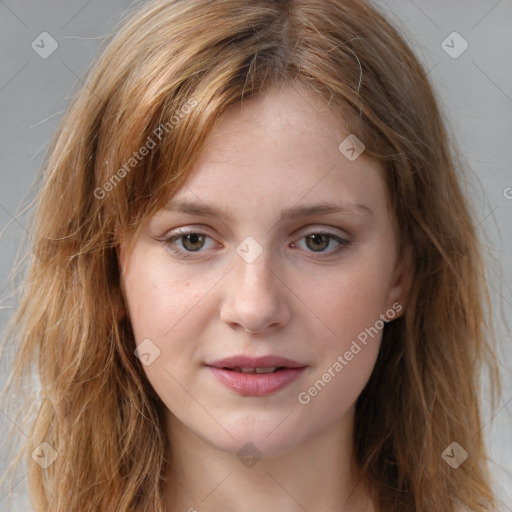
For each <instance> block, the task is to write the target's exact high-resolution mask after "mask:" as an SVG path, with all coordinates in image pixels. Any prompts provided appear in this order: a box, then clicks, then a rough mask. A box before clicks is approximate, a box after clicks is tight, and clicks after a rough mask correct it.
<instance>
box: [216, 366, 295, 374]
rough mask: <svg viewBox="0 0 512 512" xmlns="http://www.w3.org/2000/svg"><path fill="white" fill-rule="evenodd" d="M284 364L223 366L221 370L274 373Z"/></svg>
mask: <svg viewBox="0 0 512 512" xmlns="http://www.w3.org/2000/svg"><path fill="white" fill-rule="evenodd" d="M285 369H286V366H271V367H270V368H251V367H249V368H242V367H241V366H236V367H235V368H228V367H223V368H222V370H228V371H230V372H237V373H257V374H262V373H274V372H277V371H280V370H285Z"/></svg>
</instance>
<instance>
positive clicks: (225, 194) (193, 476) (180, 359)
mask: <svg viewBox="0 0 512 512" xmlns="http://www.w3.org/2000/svg"><path fill="white" fill-rule="evenodd" d="M348 134H349V132H348V130H347V129H346V127H345V126H344V125H343V124H342V122H341V121H340V119H339V117H335V115H334V113H333V112H332V111H331V110H329V109H328V107H327V104H326V103H325V102H323V101H322V100H321V99H320V98H319V97H317V96H316V95H313V94H312V93H311V92H308V91H305V90H303V89H301V88H298V87H297V86H293V87H292V86H290V85H286V86H283V87H282V88H279V89H274V90H272V91H270V92H267V93H265V95H264V96H261V97H257V98H253V99H250V100H246V101H244V102H243V104H241V105H237V106H234V107H232V108H231V109H230V110H229V111H228V112H227V113H226V114H225V115H224V116H223V117H222V118H221V120H220V121H219V123H218V125H217V126H216V129H215V130H214V132H213V133H212V134H211V136H210V138H209V140H208V143H207V145H206V147H205V149H204V151H203V152H202V154H201V156H200V159H199V161H198V163H197V165H196V166H195V167H194V169H193V172H192V174H191V175H190V177H189V178H188V180H187V183H186V186H185V187H184V188H182V189H181V190H180V191H179V192H178V193H177V195H176V196H175V197H174V198H173V199H178V198H180V199H188V200H191V201H194V202H198V203H200V204H205V203H206V204H208V205H213V206H216V207H217V208H219V209H221V210H222V211H223V212H224V214H223V216H221V217H218V216H200V215H195V214H194V215H192V214H189V213H180V212H174V211H168V210H164V209H162V210H160V211H159V212H157V214H156V215H155V216H153V217H152V218H151V219H150V221H149V222H148V224H147V225H146V226H145V229H144V230H143V232H142V234H141V236H140V237H139V238H138V239H137V240H135V241H134V243H133V245H130V246H129V247H124V246H123V247H121V250H120V266H121V274H122V275H121V282H122V290H123V294H124V297H125V300H126V305H127V309H128V312H129V316H130V320H131V323H132V327H133V331H134V335H135V341H136V344H137V345H138V344H140V343H141V342H142V341H143V340H144V339H147V338H149V339H150V340H151V341H152V343H154V345H155V346H157V347H158V349H159V350H160V355H159V357H157V358H156V359H155V360H154V361H153V362H152V363H151V364H150V365H148V366H144V371H145V372H146V374H147V377H148V379H149V381H150V383H151V384H152V386H153V387H154V389H155V390H156V392H157V393H158V395H159V396H160V398H161V399H162V401H163V402H164V404H165V405H166V415H167V419H168V436H169V440H170V446H171V449H172V459H173V461H174V463H175V470H174V474H173V477H172V478H173V480H174V481H175V484H174V485H172V484H170V483H169V485H168V486H167V488H166V491H165V492H166V500H167V506H168V507H169V510H184V511H185V510H191V509H192V510H194V509H195V510H198V511H202V510H208V511H212V512H216V511H219V512H220V511H223V512H225V511H226V510H229V511H231V510H232V511H235V510H236V511H237V512H253V511H254V512H255V511H260V510H265V509H267V510H283V511H290V512H292V511H299V510H304V509H305V510H316V511H333V510H337V511H338V510H343V511H345V512H351V511H355V510H357V511H373V510H375V509H374V507H373V505H372V504H371V502H370V500H369V498H368V493H367V489H366V485H365V482H363V481H358V480H357V479H356V472H355V469H354V468H353V467H352V466H351V463H350V460H351V455H352V434H353V423H354V404H355V402H356V399H357V397H358V396H359V394H360V393H361V391H362V390H363V388H364V386H365V384H366V383H367V381H368V379H369V377H370V375H371V372H372V369H373V367H374V364H375V361H376V357H377V353H378V349H379V345H380V341H381V331H379V334H378V335H376V336H374V337H373V338H370V339H369V341H368V343H367V345H366V346H364V347H363V348H362V350H361V351H360V352H358V353H357V355H355V356H354V357H353V359H352V360H351V361H348V362H347V365H346V366H344V367H343V370H342V371H340V372H338V373H336V376H335V377H333V378H332V379H331V381H330V382H329V383H328V384H327V385H326V386H325V387H324V388H323V389H322V390H321V392H319V393H318V394H317V395H316V396H314V397H312V398H311V400H310V401H309V403H307V404H301V403H300V402H299V401H298V395H299V393H300V392H303V391H307V390H308V388H310V387H311V386H312V384H313V383H314V382H315V381H316V380H317V379H319V378H321V376H322V374H323V373H324V372H326V371H327V370H328V369H329V368H332V366H333V363H334V362H335V361H337V358H338V356H339V355H343V354H344V353H345V352H346V351H347V350H349V348H350V346H351V344H352V342H353V341H354V340H356V339H357V336H358V334H360V333H361V332H362V331H364V329H365V328H369V327H370V326H374V325H375V323H376V321H377V320H378V319H379V318H382V317H381V316H380V315H382V314H384V313H385V312H386V311H387V310H389V309H390V308H391V307H392V305H393V304H394V303H397V302H398V303H400V304H401V305H402V311H401V313H403V309H404V307H405V301H406V295H407V290H408V283H409V277H410V272H409V270H408V268H409V267H408V266H407V264H406V263H405V262H404V261H400V260H399V259H398V257H397V256H398V253H397V246H396V240H397V238H396V227H395V223H394V220H393V215H392V213H391V211H390V209H389V204H388V198H387V191H386V186H385V183H384V180H383V170H382V168H381V167H380V165H379V164H378V163H376V162H374V161H372V160H369V159H367V158H365V155H364V153H363V155H361V156H360V157H359V158H357V159H356V160H355V161H349V160H348V159H347V158H345V156H344V155H343V154H342V153H341V152H340V151H339V150H338V145H339V144H340V142H341V141H343V140H344V139H345V138H346V137H347V135H348ZM327 201H331V202H340V201H344V202H347V203H353V204H360V205H364V206H365V207H367V208H368V209H370V210H371V212H368V211H367V210H364V209H362V210H355V211H351V212H346V211H344V212H341V213H330V214H327V215H325V214H324V215H321V214H315V215H312V216H308V217H300V218H295V219H293V220H281V221H280V220H279V218H280V212H281V210H284V209H287V208H290V207H292V206H297V205H304V204H316V203H324V202H327ZM227 214H230V215H231V218H228V216H226V215H227ZM177 228H190V230H191V231H193V232H196V233H204V234H205V235H207V237H206V238H205V239H204V242H201V239H200V240H199V242H198V241H197V239H196V240H195V241H193V242H190V241H188V244H187V239H186V237H182V238H181V239H180V238H178V239H176V240H175V241H174V247H175V249H176V250H181V252H182V255H181V256H178V255H177V254H176V253H174V252H173V251H172V250H171V247H170V246H169V245H168V244H166V241H165V239H166V238H167V239H168V238H169V237H170V236H172V235H176V229H177ZM325 231H327V232H329V233H331V234H332V235H334V236H339V237H341V238H344V239H348V240H349V241H351V242H352V243H351V244H350V245H340V244H339V243H338V242H336V240H335V239H334V238H331V239H329V238H328V237H327V238H325V239H321V240H320V241H318V238H317V239H316V240H315V241H311V240H310V239H308V238H307V235H311V234H312V233H319V232H320V233H321V232H325ZM248 236H251V237H253V238H254V239H255V240H256V241H257V243H258V244H259V245H260V246H261V248H262V251H263V252H262V253H261V254H260V255H259V256H258V257H257V258H256V259H255V261H253V262H251V263H249V262H247V261H246V260H245V259H243V258H242V257H241V256H240V255H239V254H237V252H236V248H237V247H238V246H239V244H241V242H242V241H243V240H244V239H245V238H246V237H248ZM308 240H309V245H308ZM329 240H330V242H329V243H328V245H327V242H328V241H329ZM201 243H202V244H203V245H201ZM322 244H323V245H322ZM190 247H192V248H199V252H197V251H196V252H192V251H190ZM187 248H188V249H189V252H188V253H187V251H186V250H187ZM338 248H339V249H340V250H339V251H337V252H336V249H338ZM399 314H400V313H396V315H395V318H397V317H398V316H399ZM248 330H249V331H255V332H253V333H251V332H247V331H248ZM235 354H237V355H238V354H248V355H251V356H261V355H268V354H273V355H279V356H283V357H287V358H289V359H292V360H295V361H297V362H300V363H302V364H303V365H307V368H306V370H304V371H303V372H302V374H301V375H300V376H299V378H298V380H296V381H295V382H293V383H292V384H291V385H289V386H287V387H285V388H284V389H282V390H280V391H278V392H276V393H274V394H272V395H270V396H265V397H248V396H240V395H239V394H237V393H236V392H234V391H232V390H230V389H228V388H226V387H224V386H223V385H222V384H221V383H219V382H218V381H217V380H216V379H215V377H214V376H213V375H212V373H211V371H210V370H209V369H208V368H207V367H205V366H204V363H205V362H211V361H213V360H215V359H219V358H223V357H227V356H231V355H235ZM248 442H251V443H253V445H254V446H256V447H257V449H258V451H259V453H260V454H261V455H262V458H261V459H260V460H259V461H258V462H257V463H256V464H255V465H253V466H252V467H246V466H245V465H244V464H242V463H241V461H240V460H239V459H238V457H237V452H238V451H239V450H240V449H241V448H242V447H243V446H244V445H246V443H248Z"/></svg>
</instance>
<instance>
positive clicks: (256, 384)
mask: <svg viewBox="0 0 512 512" xmlns="http://www.w3.org/2000/svg"><path fill="white" fill-rule="evenodd" d="M208 368H209V369H210V370H211V371H212V373H213V375H215V377H216V378H217V379H218V380H219V381H220V382H221V383H222V384H224V386H226V387H227V388H229V389H232V390H233V391H236V392H237V393H238V394H240V395H243V396H266V395H270V394H272V393H275V392H276V391H279V390H280V389H283V388H284V387H286V386H288V385H289V384H291V383H292V382H293V381H294V380H295V379H297V378H298V376H299V375H300V374H301V372H302V371H303V370H305V369H306V367H305V366H303V367H301V368H286V369H284V370H279V371H277V372H270V373H240V372H234V371H231V370H225V369H223V368H215V367H213V366H209V367H208Z"/></svg>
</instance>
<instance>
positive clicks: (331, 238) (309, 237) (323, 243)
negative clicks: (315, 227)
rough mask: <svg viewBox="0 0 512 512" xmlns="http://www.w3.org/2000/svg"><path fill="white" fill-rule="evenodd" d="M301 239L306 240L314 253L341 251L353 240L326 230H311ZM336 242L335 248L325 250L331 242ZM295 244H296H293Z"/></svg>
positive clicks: (307, 245)
mask: <svg viewBox="0 0 512 512" xmlns="http://www.w3.org/2000/svg"><path fill="white" fill-rule="evenodd" d="M300 240H305V242H306V247H307V248H308V249H310V250H311V251H312V252H314V253H325V252H327V254H334V253H337V252H338V251H340V250H341V249H342V248H343V247H344V246H348V245H350V244H351V243H352V242H351V241H350V240H347V239H346V238H341V237H339V236H337V235H335V234H333V233H326V232H311V233H307V234H306V235H304V236H303V237H302V238H300ZM332 242H334V243H335V244H337V245H335V247H334V249H333V250H330V251H325V249H326V248H328V247H329V246H330V245H331V243H332ZM293 245H295V244H293Z"/></svg>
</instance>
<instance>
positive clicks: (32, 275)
mask: <svg viewBox="0 0 512 512" xmlns="http://www.w3.org/2000/svg"><path fill="white" fill-rule="evenodd" d="M292 82H294V83H297V84H301V85H302V86H306V87H307V88H308V89H309V90H310V91H313V92H315V93H316V94H319V95H321V96H322V97H323V98H324V99H325V101H327V102H329V106H330V108H331V109H333V110H334V111H336V112H337V113H338V115H339V116H340V120H343V121H344V122H346V123H348V126H349V127H350V131H351V133H353V134H355V135H356V136H357V137H358V138H359V139H360V140H362V141H363V142H364V144H365V146H366V153H365V155H366V156H368V157H373V158H375V159H377V160H378V161H379V162H381V163H382V165H383V166H384V169H385V174H386V179H387V185H388V190H389V196H390V200H391V204H392V206H393V211H394V215H395V216H396V220H397V223H398V226H399V243H400V247H401V249H402V250H404V251H405V250H409V251H410V253H411V254H412V257H413V258H412V259H413V261H414V279H413V284H412V289H411V293H410V296H409V299H408V304H407V307H406V311H405V314H404V316H403V317H401V318H399V319H397V320H395V321H393V322H391V323H389V324H387V325H386V328H385V330H384V334H383V340H382V346H381V350H380V353H379V357H378V360H377V363H376V367H375V369H374V372H373V374H372V377H371V379H370V381H369V383H368V385H367V386H366V388H365V389H364V391H363V393H362V394H361V396H360V397H359V399H358V401H357V404H356V418H355V422H356V424H355V429H354V431H355V438H354V446H355V459H356V462H357V465H358V467H359V468H361V474H362V476H363V477H364V478H365V480H367V481H368V482H369V488H370V491H371V495H372V498H373V500H374V503H375V506H376V508H377V510H378V511H379V512H391V511H392V512H397V511H407V512H412V511H418V512H420V511H429V512H432V511H438V512H447V511H452V510H459V509H460V507H463V506H465V507H466V508H468V509H469V510H471V511H475V512H483V511H490V510H495V509H496V503H495V498H494V497H493V493H492V490H491V487H490V483H489V482H490V478H489V474H488V469H487V460H486V451H485V447H484V443H483V438H482V421H481V417H480V409H479V389H480V387H479V383H480V370H481V367H482V364H483V363H487V364H488V365H489V368H490V369H491V372H490V373H491V383H492V384H493V387H492V389H493V390H494V391H496V389H498V393H499V381H498V380H497V378H495V377H494V376H495V375H497V365H496V357H495V348H494V345H493V343H494V337H493V332H492V324H491V322H490V314H489V309H490V308H489V299H488V295H487V288H486V282H485V278H484V276H485V274H484V269H483V265H482V257H481V250H480V248H479V243H478V240H477V237H476V235H475V223H474V221H473V214H472V212H471V211H470V209H469V205H468V201H467V199H466V198H465V196H464V195H463V193H462V191H461V185H460V180H461V177H460V175H459V173H462V169H460V168H459V167H458V166H457V163H456V160H455V159H454V156H453V153H452V150H451V146H450V143H449V137H448V134H447V132H446V129H445V127H444V121H443V119H442V116H441V115H440V112H439V108H438V105H437V102H436V99H435V96H434V94H433V91H432V88H431V86H430V84H429V81H428V78H427V76H426V72H425V70H424V69H423V67H422V66H421V65H420V64H419V62H418V60H417V59H416V58H415V56H414V55H413V53H412V52H411V50H410V49H409V48H408V46H407V45H406V43H405V42H404V40H403V39H402V38H401V37H400V35H399V34H398V32H397V30H396V29H394V28H393V27H392V26H391V24H390V23H389V22H388V21H386V19H385V18H384V16H383V15H382V14H380V13H379V12H378V11H377V10H376V9H375V8H374V7H372V6H371V5H370V4H369V3H367V2H365V1H350V2H349V1H343V0H289V1H271V0H268V1H265V0H253V1H250V2H248V1H246V0H222V1H210V0H196V1H183V0H182V1H179V0H176V1H172V0H153V1H149V2H147V3H145V4H144V5H143V6H142V8H140V9H138V10H136V11H135V12H134V13H133V14H130V15H129V16H128V17H127V19H126V20H124V21H123V25H122V26H121V27H120V28H119V30H116V34H115V36H114V37H113V38H112V39H111V40H110V41H109V44H108V45H105V47H104V48H103V50H102V54H101V55H100V56H99V58H98V59H97V61H96V62H95V63H94V65H93V66H92V67H91V70H90V72H89V73H88V76H87V78H86V82H85V85H84V87H83V88H82V89H81V90H80V91H79V92H78V93H77V95H76V97H75V99H74V101H73V102H72V104H71V105H70V107H69V108H68V111H67V113H66V115H65V117H64V119H63V121H62V123H61V125H60V128H59V129H58V131H57V133H56V134H55V137H54V139H53V142H52V145H51V148H50V151H49V153H48V156H47V158H46V160H45V164H44V168H43V173H42V186H41V187H40V190H39V192H38V195H37V197H36V201H35V203H34V204H35V205H36V208H35V210H34V213H33V215H32V218H31V223H30V233H31V240H30V250H29V251H28V252H27V255H26V261H27V262H28V267H27V270H26V275H25V276H24V281H23V284H22V286H21V287H20V289H19V290H20V302H19V306H18V309H17V311H16V313H15V314H14V315H13V317H12V318H11V321H10V323H9V326H8V329H7V330H6V334H5V336H4V342H8V341H10V342H12V343H13V344H14V345H15V347H16V349H17V353H16V358H15V361H14V364H13V369H12V375H11V377H10V380H9V387H8V389H7V390H6V391H5V393H6V396H9V398H10V400H11V402H12V403H14V402H15V401H16V400H22V403H23V404H25V407H26V409H23V410H27V411H28V410H29V409H30V411H31V413H30V414H27V415H26V416H25V417H24V419H23V420H19V419H18V418H19V416H11V417H12V418H16V420H15V421H17V422H18V421H23V430H24V432H25V433H26V434H27V439H26V440H25V443H24V445H23V447H22V449H21V453H20V456H19V457H18V459H17V460H19V459H20V457H21V456H22V454H26V456H27V459H26V460H27V464H28V476H29V484H30V493H31V497H32V500H33V502H34V504H36V505H37V507H38V510H41V511H52V512H69V511H100V510H102V511H105V510H116V511H119V512H129V511H133V512H135V511H139V510H147V511H155V512H156V511H163V510H164V504H163V499H162V489H163V484H164V478H165V475H166V474H167V473H166V470H167V468H168V465H169V463H170V462H171V461H172V454H171V453H170V446H168V441H167V439H166V435H165V425H164V421H165V420H164V415H163V413H162V411H163V408H164V405H163V403H162V402H161V401H160V399H159V398H158V396H157V395H156V394H155V392H154V391H153V389H152V388H151V386H150V385H149V382H148V380H147V379H146V377H145V374H144V372H143V370H142V367H141V364H140V361H139V360H138V359H137V358H136V357H135V356H134V354H133V351H134V348H135V342H134V338H133V333H132V330H131V326H130V322H129V319H128V318H127V317H126V316H123V315H120V314H119V311H120V309H119V307H120V306H122V302H120V301H122V294H121V293H120V277H119V267H118V260H117V250H118V247H119V245H120V244H121V243H125V242H129V241H133V240H135V239H136V237H137V235H138V233H139V230H140V229H141V228H142V226H143V224H144V222H145V221H147V220H148V219H149V218H150V216H151V215H153V214H154V213H155V212H156V211H157V210H158V209H159V208H161V207H162V206H163V205H164V204H165V202H167V201H168V199H169V198H170V197H172V195H173V194H175V193H176V192H177V191H178V190H179V188H180V187H181V186H182V185H183V183H184V181H185V180H186V178H187V175H188V173H189V171H190V169H191V168H192V167H193V165H194V163H195V161H196V160H197V157H198V154H199V152H200V151H201V148H202V147H203V145H204V143H205V140H206V138H207V137H208V134H209V133H210V132H211V130H212V128H213V126H214V124H215V122H216V120H217V119H218V118H219V116H221V115H222V114H223V113H224V112H225V111H226V110H227V109H228V108H229V107H230V106H232V105H233V104H236V103H238V102H240V101H242V100H243V99H244V98H250V97H251V96H254V95H256V94H264V93H265V91H267V90H269V89H270V88H271V87H273V86H278V85H280V84H284V83H292ZM150 140H151V142H150ZM340 142H341V141H340ZM144 147H145V148H146V149H147V151H143V150H142V148H144ZM34 373H35V374H36V375H37V378H38V381H37V383H34V381H33V375H34ZM496 384H497V386H495V385H496ZM31 386H32V387H31ZM34 386H35V388H37V389H35V388H34ZM493 396H494V395H493ZM30 406H33V407H30ZM6 410H7V409H6ZM9 410H10V409H9ZM12 414H14V413H12ZM18 424H19V423H18ZM43 442H47V443H48V445H49V446H50V447H51V448H52V450H55V453H56V454H57V455H58V457H57V458H56V460H54V461H53V460H52V463H51V465H49V467H48V468H46V469H43V468H42V467H41V466H40V465H38V464H36V463H35V462H34V460H32V457H31V454H32V453H33V451H34V450H37V449H39V450H40V449H41V448H40V445H41V443H43ZM452 442H457V443H458V445H460V447H462V448H463V449H464V450H465V452H467V453H468V455H469V456H468V458H467V460H465V461H464V462H463V463H462V464H460V466H459V467H458V468H457V469H454V468H453V467H451V466H450V465H449V464H448V463H447V462H446V460H445V458H443V456H442V453H443V452H444V451H445V449H446V448H448V447H449V446H450V445H451V443H452ZM45 446H46V445H45ZM38 447H39V448H38ZM45 450H49V449H48V448H45ZM44 453H49V454H50V455H45V456H51V455H53V452H51V451H50V452H44ZM450 453H452V454H453V452H450ZM53 458H54V457H52V459H53Z"/></svg>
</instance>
